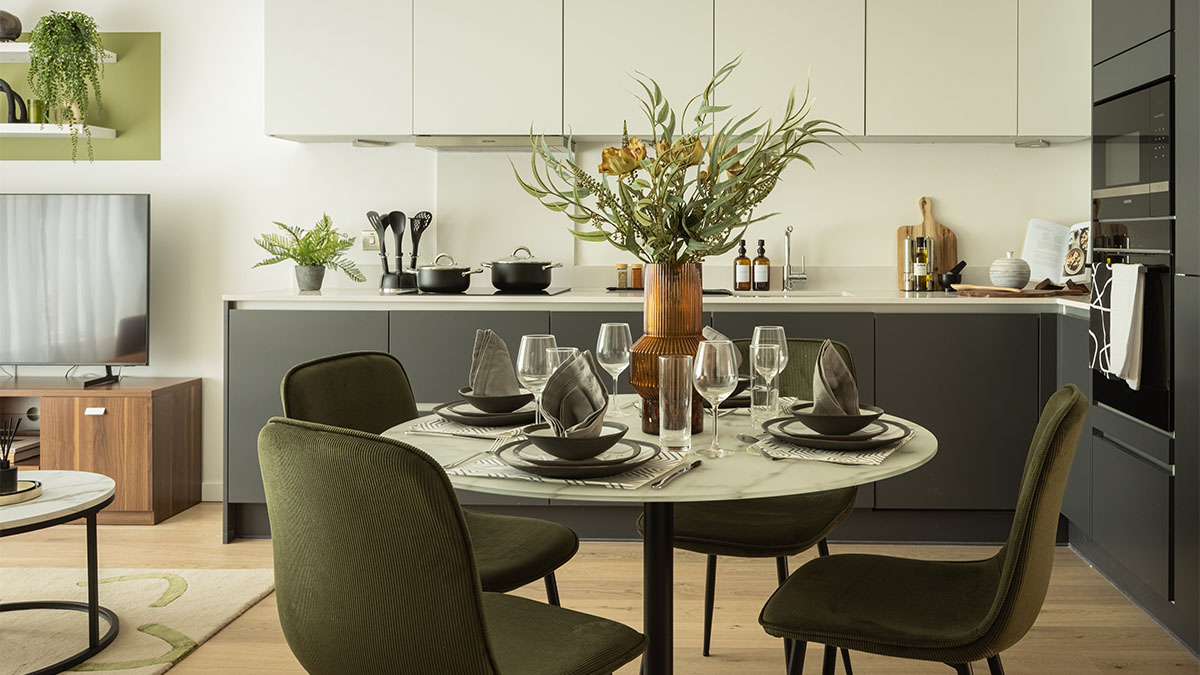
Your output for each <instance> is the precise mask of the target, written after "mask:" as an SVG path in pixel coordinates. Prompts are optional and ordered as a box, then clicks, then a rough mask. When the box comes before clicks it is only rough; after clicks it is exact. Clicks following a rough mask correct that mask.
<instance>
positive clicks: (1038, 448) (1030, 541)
mask: <svg viewBox="0 0 1200 675" xmlns="http://www.w3.org/2000/svg"><path fill="white" fill-rule="evenodd" d="M1087 410H1088V400H1087V398H1086V397H1085V396H1084V395H1083V394H1082V393H1081V392H1080V391H1079V389H1078V388H1076V387H1075V385H1070V384H1069V385H1067V386H1065V387H1063V388H1062V389H1060V390H1059V391H1058V392H1056V393H1055V394H1054V395H1053V396H1052V397H1051V398H1050V400H1049V401H1048V402H1047V403H1046V407H1045V409H1044V410H1043V411H1042V417H1041V420H1040V421H1039V422H1038V426H1037V429H1036V431H1034V435H1033V442H1032V443H1031V444H1030V446H1029V454H1028V456H1027V458H1026V460H1025V471H1024V474H1023V475H1022V478H1021V492H1020V497H1019V498H1018V500H1017V509H1016V512H1015V514H1014V516H1013V524H1012V530H1011V531H1010V532H1009V535H1008V541H1007V542H1006V543H1005V544H1004V546H1003V547H1002V548H1001V549H1000V550H999V551H998V552H997V553H996V554H995V555H993V556H992V557H990V558H988V559H986V560H978V561H970V562H940V561H928V560H909V559H907V558H893V557H889V556H880V555H862V554H845V555H833V556H829V557H826V558H818V559H816V560H812V561H810V562H808V563H807V564H805V565H803V566H802V567H800V569H798V570H796V572H795V573H794V574H792V576H791V577H790V578H789V579H788V580H787V581H786V582H785V583H784V584H783V586H781V587H780V588H779V589H778V590H777V591H775V594H774V595H773V596H771V599H770V600H769V601H767V604H766V606H765V607H764V608H763V610H762V615H761V616H759V619H758V620H759V623H761V624H762V626H763V628H765V629H766V631H767V633H769V634H771V635H774V636H776V637H782V638H790V639H791V640H793V641H794V645H795V646H794V648H793V657H792V659H791V666H792V669H791V670H789V673H799V672H801V670H800V669H801V668H802V667H803V662H804V648H805V644H806V643H807V642H819V643H822V644H824V645H826V647H825V660H826V667H827V668H828V667H830V666H831V665H832V662H831V661H832V659H831V657H832V654H831V651H832V649H833V648H835V647H841V648H846V649H855V650H859V651H864V652H872V653H874V654H882V655H884V656H895V657H899V658H906V659H918V660H922V661H935V662H941V663H946V664H949V665H951V666H953V667H954V668H955V669H956V670H957V671H958V672H959V673H968V674H969V673H971V672H972V669H971V662H973V661H980V660H983V659H986V660H987V662H988V666H989V668H990V670H991V672H992V673H993V675H999V674H1002V673H1003V672H1004V670H1003V665H1002V664H1001V661H1000V653H1001V652H1003V651H1004V650H1006V649H1008V648H1009V647H1011V646H1013V645H1014V644H1016V643H1017V641H1018V640H1020V639H1021V638H1022V637H1024V636H1025V633H1026V632H1027V631H1028V630H1029V628H1030V626H1032V625H1033V622H1034V620H1035V619H1037V616H1038V613H1039V612H1040V611H1041V609H1042V601H1043V600H1044V599H1045V597H1046V587H1047V586H1048V585H1049V583H1050V571H1051V567H1052V566H1053V564H1054V538H1055V534H1056V531H1057V529H1058V512H1059V509H1060V507H1061V506H1062V497H1063V490H1064V489H1065V488H1066V484H1067V475H1068V474H1069V473H1070V470H1071V462H1072V460H1073V459H1074V457H1075V446H1076V444H1077V442H1078V441H1079V434H1080V431H1081V429H1082V428H1083V421H1084V417H1085V416H1086V415H1087ZM827 672H828V671H827Z"/></svg>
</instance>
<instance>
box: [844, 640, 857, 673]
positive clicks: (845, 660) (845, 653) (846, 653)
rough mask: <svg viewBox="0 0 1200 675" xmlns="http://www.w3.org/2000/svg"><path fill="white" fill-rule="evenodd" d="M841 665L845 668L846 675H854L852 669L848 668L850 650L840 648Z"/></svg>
mask: <svg viewBox="0 0 1200 675" xmlns="http://www.w3.org/2000/svg"><path fill="white" fill-rule="evenodd" d="M842 665H844V666H846V675H854V669H853V668H851V667H850V650H849V649H846V648H845V647H843V648H842Z"/></svg>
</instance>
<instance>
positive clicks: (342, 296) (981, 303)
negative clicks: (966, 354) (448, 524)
mask: <svg viewBox="0 0 1200 675" xmlns="http://www.w3.org/2000/svg"><path fill="white" fill-rule="evenodd" d="M222 300H224V301H225V302H229V303H232V304H233V306H235V307H236V308H238V309H377V310H379V309H385V310H405V309H413V310H481V309H483V310H503V309H529V308H531V307H545V308H549V309H553V310H554V311H589V310H591V311H594V310H605V309H606V310H616V309H628V310H640V309H641V307H642V300H643V295H642V293H641V292H607V291H605V290H603V289H577V290H570V291H567V292H565V293H561V294H559V295H552V296H542V295H504V296H492V295H437V294H428V295H421V294H410V295H380V294H379V292H378V291H377V290H376V289H375V288H350V289H343V288H334V289H326V290H324V291H322V292H321V293H320V294H313V295H308V294H306V295H300V294H299V293H297V292H296V291H291V290H279V291H258V292H247V293H229V294H226V295H224V296H222ZM704 308H705V309H706V310H720V311H761V310H763V309H777V310H783V311H819V312H831V311H834V312H836V311H842V312H880V313H885V312H904V311H913V312H953V313H969V312H989V313H1006V312H1012V313H1023V314H1028V313H1050V314H1070V315H1073V316H1086V315H1087V311H1088V301H1087V298H1086V297H1081V296H1073V297H1056V298H965V297H960V296H959V295H958V294H956V293H942V292H935V293H906V292H904V291H894V290H855V291H804V290H800V291H788V292H784V291H771V292H768V293H754V292H745V293H736V294H734V295H732V296H726V295H706V296H704Z"/></svg>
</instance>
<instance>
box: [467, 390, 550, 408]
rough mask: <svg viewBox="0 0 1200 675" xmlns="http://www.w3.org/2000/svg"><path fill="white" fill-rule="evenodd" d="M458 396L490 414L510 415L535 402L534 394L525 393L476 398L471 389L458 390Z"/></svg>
mask: <svg viewBox="0 0 1200 675" xmlns="http://www.w3.org/2000/svg"><path fill="white" fill-rule="evenodd" d="M458 395H459V396H462V397H463V400H465V401H466V402H467V403H470V404H471V405H473V406H475V407H476V408H479V409H480V410H482V411H483V412H488V413H497V414H499V413H510V412H512V411H514V410H518V409H519V408H520V407H521V406H523V405H525V404H526V403H529V402H530V401H532V400H533V394H531V393H529V392H525V393H524V394H516V395H513V396H476V395H474V394H472V393H471V388H470V387H463V388H462V389H459V390H458Z"/></svg>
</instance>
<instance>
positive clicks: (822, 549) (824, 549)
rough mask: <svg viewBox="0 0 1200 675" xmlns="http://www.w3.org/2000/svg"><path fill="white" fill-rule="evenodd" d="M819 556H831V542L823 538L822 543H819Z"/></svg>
mask: <svg viewBox="0 0 1200 675" xmlns="http://www.w3.org/2000/svg"><path fill="white" fill-rule="evenodd" d="M817 555H819V556H821V557H822V558H824V557H825V556H827V555H829V540H828V539H826V538H824V537H821V541H818V542H817Z"/></svg>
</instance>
